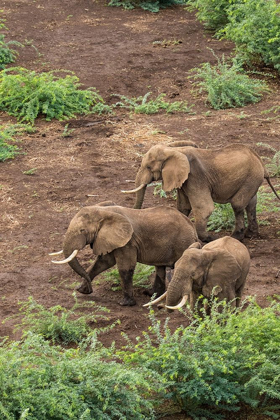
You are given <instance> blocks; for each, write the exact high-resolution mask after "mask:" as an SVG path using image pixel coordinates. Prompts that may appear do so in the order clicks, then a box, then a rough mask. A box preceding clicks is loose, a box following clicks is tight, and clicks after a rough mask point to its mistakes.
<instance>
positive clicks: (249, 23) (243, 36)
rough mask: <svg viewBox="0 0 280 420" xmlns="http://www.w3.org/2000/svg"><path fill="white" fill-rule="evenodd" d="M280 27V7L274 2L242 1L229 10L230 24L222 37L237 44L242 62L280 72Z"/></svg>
mask: <svg viewBox="0 0 280 420" xmlns="http://www.w3.org/2000/svg"><path fill="white" fill-rule="evenodd" d="M235 3H236V4H235ZM279 28H280V5H279V4H278V3H277V2H276V1H275V0H243V1H240V0H239V1H236V2H234V3H233V4H232V5H231V6H230V7H229V8H228V23H227V25H226V26H225V27H224V28H223V29H222V30H220V31H219V36H223V37H225V38H227V39H229V40H231V41H233V42H234V43H235V45H236V52H237V56H238V58H239V59H241V60H242V61H243V62H244V61H245V62H246V63H250V64H253V65H254V64H257V65H259V64H262V63H264V64H266V65H269V66H272V67H274V68H275V69H276V70H278V71H280V32H279Z"/></svg>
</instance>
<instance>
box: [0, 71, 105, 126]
mask: <svg viewBox="0 0 280 420" xmlns="http://www.w3.org/2000/svg"><path fill="white" fill-rule="evenodd" d="M60 72H61V71H60ZM54 73H55V72H54V71H51V72H47V73H36V72H35V71H29V70H27V69H24V68H20V67H15V68H10V69H7V70H2V72H1V73H0V110H2V111H6V112H8V114H10V115H13V116H15V117H16V118H17V119H18V120H20V121H25V122H30V123H34V120H35V119H36V118H37V117H38V116H39V115H40V114H42V115H43V116H44V117H45V118H46V120H47V121H50V120H51V119H53V118H56V119H58V120H63V119H67V118H72V117H74V116H75V114H89V113H102V112H104V111H106V112H108V111H110V107H109V106H108V105H105V104H104V101H103V99H102V98H101V96H100V95H98V93H97V92H96V91H95V90H94V89H87V90H80V89H78V88H79V86H80V83H79V79H78V78H77V77H76V76H74V75H73V73H72V75H66V77H65V78H60V77H57V76H55V74H54Z"/></svg>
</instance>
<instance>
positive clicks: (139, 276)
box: [97, 263, 155, 291]
mask: <svg viewBox="0 0 280 420" xmlns="http://www.w3.org/2000/svg"><path fill="white" fill-rule="evenodd" d="M154 271H155V268H154V266H150V265H145V264H141V263H137V264H136V267H135V270H134V274H133V285H134V286H137V287H144V288H146V289H147V288H149V287H150V286H151V282H150V280H149V277H150V275H151V274H152V273H153V272H154ZM100 279H101V281H108V282H111V283H113V284H112V290H114V291H115V290H120V289H121V278H120V275H119V271H118V269H117V268H112V269H111V270H108V271H107V272H105V273H102V274H101V275H100V276H99V279H98V280H97V281H98V282H100Z"/></svg>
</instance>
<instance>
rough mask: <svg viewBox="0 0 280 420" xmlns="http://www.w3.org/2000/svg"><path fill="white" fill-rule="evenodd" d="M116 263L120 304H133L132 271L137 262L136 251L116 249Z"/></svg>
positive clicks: (134, 303) (134, 302)
mask: <svg viewBox="0 0 280 420" xmlns="http://www.w3.org/2000/svg"><path fill="white" fill-rule="evenodd" d="M115 258H116V263H117V266H118V270H119V274H120V278H121V286H122V291H123V298H122V300H121V301H120V302H119V304H120V305H121V306H134V305H136V301H135V299H134V294H133V282H132V280H133V273H134V269H135V266H136V262H137V253H136V251H134V250H129V251H127V252H125V251H123V250H121V249H118V250H116V251H115Z"/></svg>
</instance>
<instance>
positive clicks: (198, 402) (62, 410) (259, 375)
mask: <svg viewBox="0 0 280 420" xmlns="http://www.w3.org/2000/svg"><path fill="white" fill-rule="evenodd" d="M210 304H211V315H207V313H206V311H205V310H204V309H202V313H201V312H200V311H198V310H197V309H196V310H195V312H193V313H192V312H190V311H189V310H188V311H187V312H186V313H185V316H186V323H185V324H186V325H187V326H184V327H183V326H180V327H179V328H177V329H176V330H175V331H174V332H172V331H171V330H170V328H169V327H168V319H167V320H166V322H165V323H164V325H161V322H160V321H159V320H157V319H156V317H155V315H154V312H153V311H150V320H151V326H150V327H149V330H148V331H145V332H143V333H142V335H141V337H137V340H136V344H135V343H133V342H131V341H130V340H129V339H128V337H126V336H125V337H126V340H127V345H126V346H125V347H123V348H121V349H116V348H115V345H114V343H113V344H112V346H111V347H109V348H105V347H104V346H102V344H101V343H100V341H99V340H98V335H99V334H100V332H101V330H99V329H94V330H93V331H90V330H88V331H87V332H86V336H85V338H84V340H82V341H79V344H78V345H77V347H76V348H67V349H66V348H63V347H61V346H60V345H57V344H53V342H52V343H50V342H49V341H47V340H45V339H44V337H43V336H42V335H41V334H38V333H34V330H33V331H28V330H25V331H24V334H23V337H22V339H21V340H20V341H14V342H13V341H11V342H8V341H7V340H2V342H1V343H0V378H1V380H0V394H1V401H0V413H1V417H2V418H3V419H7V420H15V419H21V420H22V419H25V418H27V419H31V420H64V419H69V418H73V419H83V420H90V419H93V418H94V419H97V420H98V419H100V420H106V419H108V420H114V419H116V420H117V419H127V420H129V419H131V420H132V419H135V420H138V419H139V420H140V419H141V420H144V419H146V420H148V419H149V420H152V419H155V418H156V417H158V416H159V415H160V413H161V410H162V407H164V414H167V410H168V408H170V409H171V410H172V411H173V412H180V411H181V410H184V412H185V413H186V414H188V415H191V416H193V418H194V419H196V420H202V419H204V418H207V419H217V420H218V419H222V418H224V417H225V414H226V412H228V411H230V412H234V411H238V410H239V409H240V405H241V404H242V405H243V407H244V406H245V407H252V408H254V412H255V413H257V412H260V413H263V414H268V415H272V416H274V418H276V414H274V410H277V409H279V407H280V405H279V399H280V380H279V378H280V368H279V357H280V348H279V340H280V323H279V311H280V303H279V301H278V300H277V299H275V300H273V301H272V302H271V303H270V305H269V306H268V307H266V308H260V307H259V306H258V305H257V304H256V302H255V301H254V299H250V298H248V299H247V300H246V301H244V302H243V306H242V307H241V308H239V309H237V310H236V309H235V310H234V309H233V308H232V306H231V304H230V303H229V304H227V303H225V302H224V301H223V302H217V301H216V300H213V299H212V301H210ZM32 305H35V307H34V308H35V312H34V317H32V319H31V320H32V322H33V321H34V319H35V317H36V312H37V313H39V314H41V315H42V314H47V310H44V309H43V310H42V308H41V307H38V305H37V304H36V303H35V302H34V300H33V299H29V302H28V303H27V304H26V305H25V306H24V305H23V306H22V307H21V308H22V310H23V311H24V312H26V314H27V317H30V313H31V312H32V310H31V308H32ZM72 309H73V308H72ZM72 309H71V310H70V314H69V323H74V324H75V321H74V320H70V318H71V315H72ZM236 312H237V313H236ZM201 315H202V316H201ZM28 325H29V324H28V323H25V322H24V323H23V324H22V327H28ZM75 326H76V324H75ZM52 341H53V340H52ZM114 359H115V361H112V360H114ZM118 362H121V363H118Z"/></svg>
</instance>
